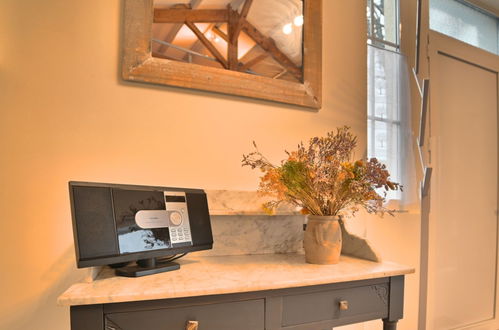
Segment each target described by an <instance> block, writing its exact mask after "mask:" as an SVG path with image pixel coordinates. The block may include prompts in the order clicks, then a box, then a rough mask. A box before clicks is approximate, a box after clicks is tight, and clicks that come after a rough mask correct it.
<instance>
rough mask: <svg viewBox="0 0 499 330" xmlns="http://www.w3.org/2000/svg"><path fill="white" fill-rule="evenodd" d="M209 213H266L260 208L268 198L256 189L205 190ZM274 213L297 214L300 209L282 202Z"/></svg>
mask: <svg viewBox="0 0 499 330" xmlns="http://www.w3.org/2000/svg"><path fill="white" fill-rule="evenodd" d="M206 196H207V199H208V207H209V210H210V214H211V215H268V214H267V213H265V211H264V210H263V208H262V205H263V204H264V203H265V202H268V201H269V200H270V199H269V198H268V197H263V196H261V195H260V194H258V192H256V191H242V190H206ZM275 214H276V215H297V214H300V210H299V209H298V208H297V207H296V206H294V205H291V204H286V203H282V204H281V205H280V206H279V208H278V209H277V210H276V213H275Z"/></svg>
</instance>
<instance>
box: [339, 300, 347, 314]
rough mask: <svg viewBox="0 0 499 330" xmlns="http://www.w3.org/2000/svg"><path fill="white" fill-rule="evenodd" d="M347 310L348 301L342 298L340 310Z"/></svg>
mask: <svg viewBox="0 0 499 330" xmlns="http://www.w3.org/2000/svg"><path fill="white" fill-rule="evenodd" d="M346 310H348V301H347V300H341V301H340V311H346Z"/></svg>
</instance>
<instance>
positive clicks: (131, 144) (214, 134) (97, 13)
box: [0, 0, 366, 330]
mask: <svg viewBox="0 0 499 330" xmlns="http://www.w3.org/2000/svg"><path fill="white" fill-rule="evenodd" d="M120 14H121V3H120V1H118V0H106V1H100V0H87V1H67V0H46V1H37V0H25V1H19V0H2V1H1V2H0V111H1V112H0V115H1V117H0V186H1V189H0V209H1V210H2V211H3V212H2V217H1V220H0V221H1V230H0V242H1V243H0V251H1V252H0V257H1V260H2V275H1V279H2V280H1V281H0V293H1V294H2V299H0V328H1V329H9V330H13V329H26V330H27V329H30V330H31V329H53V330H58V329H68V328H69V323H68V322H69V310H68V308H63V307H56V305H55V300H56V297H57V296H58V295H59V294H60V293H61V292H62V291H63V290H65V289H66V288H67V287H68V286H69V285H70V284H71V283H72V282H73V281H75V280H76V279H77V278H79V277H80V276H81V275H82V271H77V270H76V269H75V261H74V252H73V242H72V240H73V238H72V229H71V224H70V211H69V201H68V190H67V181H68V180H88V181H103V182H118V183H137V184H155V185H170V186H187V187H189V186H192V187H202V188H209V189H217V188H227V189H255V188H256V185H257V177H258V173H255V172H251V171H250V170H249V169H247V168H241V166H240V161H241V154H242V153H244V152H248V151H249V150H251V141H252V140H256V141H257V142H258V143H259V145H260V147H261V149H262V151H263V152H265V153H266V154H268V155H270V156H271V157H270V158H272V159H273V160H276V161H277V160H280V159H281V158H282V157H284V153H283V149H284V148H293V147H294V146H295V144H296V143H297V142H298V141H299V140H302V139H307V138H308V137H310V136H313V135H319V134H324V133H325V132H327V131H328V130H331V129H333V128H334V127H336V126H339V125H344V124H347V125H350V126H352V128H353V130H354V131H355V133H356V134H358V135H359V138H360V140H361V141H364V140H365V131H366V67H365V66H366V64H365V63H366V47H365V42H366V41H365V26H364V23H363V22H364V15H365V9H364V5H363V2H362V1H340V0H334V1H331V0H327V1H324V18H325V19H324V89H323V95H324V106H323V109H322V110H321V111H319V112H313V111H308V110H304V109H300V108H296V107H290V106H284V105H279V104H275V103H268V102H261V101H255V100H249V99H243V98H238V97H230V96H221V95H215V94H209V93H203V92H194V91H187V90H183V89H177V88H168V87H157V86H152V85H142V84H130V83H125V82H122V81H120V79H119V78H118V61H119V35H120ZM364 146H365V143H362V146H361V148H360V149H359V150H363V147H364ZM358 156H362V151H359V155H358Z"/></svg>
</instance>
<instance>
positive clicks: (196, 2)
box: [158, 0, 203, 53]
mask: <svg viewBox="0 0 499 330" xmlns="http://www.w3.org/2000/svg"><path fill="white" fill-rule="evenodd" d="M202 1H203V0H191V2H190V3H189V4H187V5H186V4H178V5H175V6H177V7H172V8H184V9H196V8H197V7H199V5H200V4H201V2H202ZM183 25H184V24H181V23H178V24H174V25H173V26H172V28H171V29H170V32H168V34H167V35H166V37H165V38H163V41H166V42H167V43H172V42H173V40H174V39H175V37H176V36H177V34H178V32H179V31H180V29H181V28H182V26H183ZM167 49H168V46H165V45H161V46H160V47H159V49H158V52H160V53H165V52H166V51H167Z"/></svg>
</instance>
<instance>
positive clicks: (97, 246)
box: [72, 186, 120, 260]
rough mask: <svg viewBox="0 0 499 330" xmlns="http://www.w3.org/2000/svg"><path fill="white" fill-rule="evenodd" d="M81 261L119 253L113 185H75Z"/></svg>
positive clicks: (77, 235) (77, 234)
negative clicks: (107, 186)
mask: <svg viewBox="0 0 499 330" xmlns="http://www.w3.org/2000/svg"><path fill="white" fill-rule="evenodd" d="M72 197H73V201H76V203H74V202H73V203H72V204H73V207H74V218H75V219H77V221H75V222H74V226H76V228H75V229H76V230H75V231H74V232H75V234H76V235H75V236H76V238H77V239H76V241H75V242H77V245H76V248H77V249H76V253H77V257H78V260H80V259H93V258H98V257H105V256H113V255H118V254H119V253H120V252H119V250H118V240H117V236H116V225H115V222H114V215H113V213H114V211H113V200H112V194H111V188H104V187H81V186H75V187H72Z"/></svg>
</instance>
